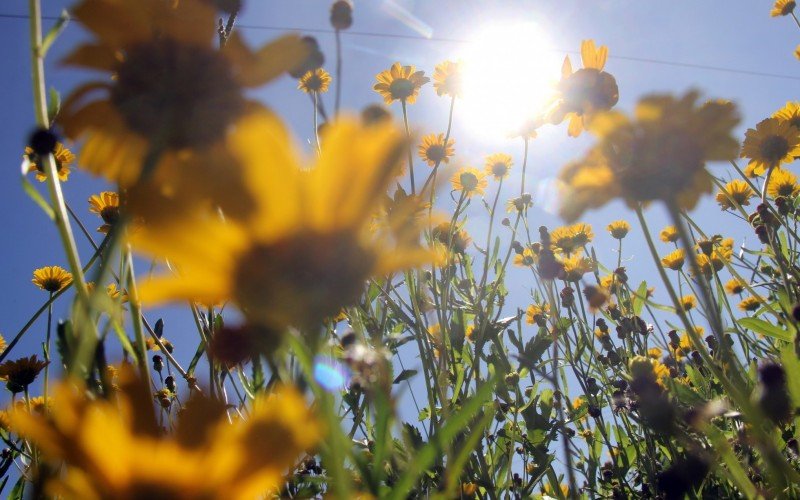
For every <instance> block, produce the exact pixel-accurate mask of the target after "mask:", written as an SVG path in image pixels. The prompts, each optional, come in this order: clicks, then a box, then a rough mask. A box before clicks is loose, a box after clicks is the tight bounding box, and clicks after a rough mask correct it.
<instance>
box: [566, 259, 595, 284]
mask: <svg viewBox="0 0 800 500" xmlns="http://www.w3.org/2000/svg"><path fill="white" fill-rule="evenodd" d="M561 262H562V264H563V265H564V275H563V276H562V277H561V278H562V279H563V280H564V281H569V282H576V281H580V279H581V278H583V275H584V274H586V273H588V272H591V271H593V270H594V264H593V263H592V260H591V259H588V258H586V257H581V256H579V255H576V256H574V257H567V258H565V259H564V260H562V261H561Z"/></svg>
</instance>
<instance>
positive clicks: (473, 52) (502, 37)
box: [461, 23, 561, 136]
mask: <svg viewBox="0 0 800 500" xmlns="http://www.w3.org/2000/svg"><path fill="white" fill-rule="evenodd" d="M461 60H462V62H463V66H464V70H463V71H464V75H463V96H464V98H463V104H462V106H463V108H462V113H463V114H464V116H465V118H466V121H467V123H469V125H470V126H471V127H474V128H475V129H476V130H480V131H481V133H482V134H483V135H485V134H486V131H491V134H492V135H497V136H508V135H509V134H512V133H513V132H514V131H516V130H518V129H519V128H520V127H521V126H522V125H523V124H524V123H525V122H526V121H528V120H532V119H534V118H536V117H537V115H539V114H541V113H542V112H543V110H544V108H545V107H546V105H547V104H548V102H550V101H551V99H552V97H553V94H554V87H555V84H556V83H557V82H558V79H559V77H560V68H561V63H560V61H559V59H558V57H557V55H556V52H555V51H554V50H553V49H552V47H551V46H550V43H549V41H548V40H547V37H546V36H545V34H544V32H543V31H542V29H541V28H540V27H539V26H538V25H536V24H534V23H505V24H496V25H492V26H489V27H486V28H484V29H483V30H481V31H480V32H478V34H477V35H476V36H475V37H474V38H472V43H471V44H469V45H468V46H467V47H465V52H464V53H463V56H462V59H461Z"/></svg>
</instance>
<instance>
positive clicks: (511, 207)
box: [506, 193, 533, 212]
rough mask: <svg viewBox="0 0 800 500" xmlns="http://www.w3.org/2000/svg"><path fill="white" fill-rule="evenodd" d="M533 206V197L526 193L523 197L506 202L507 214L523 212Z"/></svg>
mask: <svg viewBox="0 0 800 500" xmlns="http://www.w3.org/2000/svg"><path fill="white" fill-rule="evenodd" d="M532 206H533V197H531V195H530V194H528V193H525V194H523V195H522V196H518V197H516V198H511V199H510V200H508V201H507V202H506V212H522V211H524V210H525V209H526V208H531V207H532Z"/></svg>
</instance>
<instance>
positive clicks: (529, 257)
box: [514, 248, 536, 267]
mask: <svg viewBox="0 0 800 500" xmlns="http://www.w3.org/2000/svg"><path fill="white" fill-rule="evenodd" d="M534 264H536V254H534V253H533V250H531V249H530V248H525V249H523V250H522V253H519V254H517V255H515V256H514V265H515V266H519V267H530V266H532V265H534Z"/></svg>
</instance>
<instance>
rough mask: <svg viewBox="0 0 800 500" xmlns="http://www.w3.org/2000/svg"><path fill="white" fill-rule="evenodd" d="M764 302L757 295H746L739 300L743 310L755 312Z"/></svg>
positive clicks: (740, 307)
mask: <svg viewBox="0 0 800 500" xmlns="http://www.w3.org/2000/svg"><path fill="white" fill-rule="evenodd" d="M761 304H762V302H761V301H760V300H759V299H758V298H757V297H752V296H751V297H745V298H744V299H742V301H741V302H739V305H738V307H739V309H740V310H742V311H747V312H753V311H757V310H758V308H759V307H761Z"/></svg>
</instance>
